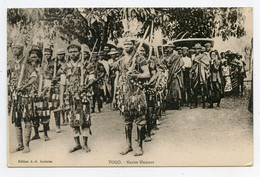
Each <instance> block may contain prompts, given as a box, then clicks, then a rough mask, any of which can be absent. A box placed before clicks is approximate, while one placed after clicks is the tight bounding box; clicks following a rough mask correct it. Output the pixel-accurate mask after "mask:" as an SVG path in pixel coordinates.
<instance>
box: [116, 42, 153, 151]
mask: <svg viewBox="0 0 260 177" xmlns="http://www.w3.org/2000/svg"><path fill="white" fill-rule="evenodd" d="M134 42H135V41H131V40H129V39H126V40H125V41H124V43H123V45H124V55H123V56H122V57H121V58H120V59H119V66H118V71H117V72H116V83H120V85H119V100H120V105H119V109H120V110H121V113H122V115H123V116H124V122H125V134H126V143H127V144H126V148H125V149H124V150H123V151H122V152H121V153H120V154H121V155H125V154H127V153H129V152H131V151H133V148H132V128H133V123H136V125H137V136H138V137H137V139H138V149H137V151H136V153H135V154H134V155H135V156H141V155H143V140H144V138H145V126H146V120H145V110H146V108H147V103H146V97H145V90H144V88H143V87H142V85H143V83H144V81H145V80H147V79H148V78H149V77H150V73H149V68H148V64H147V61H146V60H145V58H144V57H143V56H141V55H135V52H134ZM135 57H136V58H135Z"/></svg>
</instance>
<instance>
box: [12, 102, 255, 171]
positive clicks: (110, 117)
mask: <svg viewBox="0 0 260 177" xmlns="http://www.w3.org/2000/svg"><path fill="white" fill-rule="evenodd" d="M247 105H248V104H247V100H246V98H236V99H235V98H225V99H223V100H222V103H221V109H220V110H217V109H202V108H200V107H199V108H197V109H189V108H188V107H183V109H182V110H179V111H176V110H168V111H167V114H166V116H164V117H163V118H162V120H161V123H162V124H161V125H160V126H159V128H160V130H158V131H155V132H154V133H155V135H154V136H152V138H153V140H152V141H151V142H148V143H144V155H143V156H142V157H135V156H134V155H133V154H134V153H133V152H131V153H129V154H127V155H125V156H122V155H120V154H119V152H120V151H121V149H122V148H123V146H124V143H125V135H124V123H123V120H122V118H121V117H120V116H119V112H118V111H111V110H109V105H105V106H104V107H105V108H104V109H103V112H102V113H100V114H93V116H92V133H93V135H92V136H91V137H90V138H89V146H90V148H91V152H90V153H84V152H83V151H82V150H79V151H77V152H75V153H72V154H70V153H68V150H69V149H70V148H71V147H72V146H73V145H74V144H73V143H74V141H73V133H72V130H71V128H70V127H69V126H65V127H62V132H61V133H59V134H57V133H56V132H55V126H54V120H53V118H52V121H51V130H50V131H49V137H50V138H51V140H50V141H48V142H44V141H43V139H40V140H36V141H31V143H30V145H31V146H30V148H31V152H30V153H28V154H23V153H22V152H16V153H10V154H9V163H8V164H9V165H11V166H49V165H52V166H136V165H142V166H189V165H191V166H237V165H252V163H253V118H252V117H253V116H252V114H251V113H249V112H248V111H247ZM14 130H15V129H14V125H12V124H10V129H9V132H8V133H9V135H10V136H9V137H10V138H9V149H10V150H12V149H14V148H15V147H16V145H17V142H16V137H15V131H14ZM40 136H41V137H43V134H42V133H41V134H40ZM135 137H136V129H135V127H134V129H133V139H135ZM133 144H134V146H133V147H134V148H135V147H136V142H134V143H133ZM19 160H20V162H21V161H23V162H22V163H18V161H19Z"/></svg>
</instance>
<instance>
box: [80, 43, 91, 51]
mask: <svg viewBox="0 0 260 177" xmlns="http://www.w3.org/2000/svg"><path fill="white" fill-rule="evenodd" d="M82 51H83V52H89V53H90V49H89V47H88V46H87V45H86V44H84V45H82Z"/></svg>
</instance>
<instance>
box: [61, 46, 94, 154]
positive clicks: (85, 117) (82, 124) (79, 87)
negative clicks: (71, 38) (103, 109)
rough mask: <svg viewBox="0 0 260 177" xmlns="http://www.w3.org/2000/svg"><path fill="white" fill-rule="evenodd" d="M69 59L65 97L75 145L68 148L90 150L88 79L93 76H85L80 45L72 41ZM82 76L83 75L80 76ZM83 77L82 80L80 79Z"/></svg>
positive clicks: (91, 78)
mask: <svg viewBox="0 0 260 177" xmlns="http://www.w3.org/2000/svg"><path fill="white" fill-rule="evenodd" d="M67 50H68V53H69V58H70V61H69V62H68V63H67V67H66V92H67V93H66V97H67V98H65V100H67V101H68V102H69V106H70V114H71V116H70V126H71V127H72V129H73V132H74V141H75V146H74V147H73V148H71V149H70V150H69V152H70V153H72V152H75V151H77V150H80V149H83V150H84V151H85V152H90V148H89V147H88V144H87V143H88V136H89V135H90V134H91V130H90V126H91V117H90V102H91V97H92V94H91V93H90V87H91V85H89V83H90V81H89V80H93V79H94V77H93V76H92V77H91V76H88V79H87V77H86V72H85V68H84V67H83V66H84V63H83V62H82V61H84V60H82V58H81V57H82V55H81V54H80V52H81V46H80V45H79V44H77V43H72V44H70V45H69V46H68V48H67ZM82 76H83V77H82ZM82 79H83V80H82ZM80 135H82V137H83V146H82V145H81V144H80Z"/></svg>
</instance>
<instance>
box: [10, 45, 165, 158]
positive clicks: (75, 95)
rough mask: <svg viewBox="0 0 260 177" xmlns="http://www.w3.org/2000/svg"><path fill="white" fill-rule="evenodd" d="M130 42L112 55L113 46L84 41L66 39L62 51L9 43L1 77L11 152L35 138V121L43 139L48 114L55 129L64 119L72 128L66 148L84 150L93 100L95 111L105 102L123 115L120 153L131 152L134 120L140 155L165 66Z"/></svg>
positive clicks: (154, 119)
mask: <svg viewBox="0 0 260 177" xmlns="http://www.w3.org/2000/svg"><path fill="white" fill-rule="evenodd" d="M136 43H137V41H133V40H126V41H125V42H124V46H123V49H124V51H123V54H122V55H121V56H119V57H118V55H119V52H118V51H117V50H116V48H111V49H109V48H108V47H107V46H105V47H104V50H103V51H102V52H100V51H99V52H94V50H93V52H91V51H90V50H89V48H88V46H86V45H79V44H78V43H73V42H72V43H71V44H69V45H68V47H67V51H65V49H63V48H61V49H57V50H56V51H55V52H54V51H53V48H54V47H52V48H51V47H43V45H40V44H38V45H33V46H25V45H24V44H23V43H22V42H21V41H17V42H13V44H12V47H11V51H12V54H13V58H11V59H10V58H9V59H8V70H7V76H8V97H9V100H8V101H9V102H8V105H9V113H10V117H11V118H12V123H14V125H15V129H16V137H17V141H18V147H17V148H16V149H15V150H14V152H17V151H23V152H24V153H28V152H30V148H29V144H30V141H31V140H38V139H40V135H39V127H40V124H42V125H43V132H44V138H43V139H44V140H45V141H49V140H50V138H49V135H48V130H49V129H50V128H49V127H50V126H49V124H50V118H51V115H52V114H53V117H54V119H55V124H56V132H57V133H60V132H61V125H68V124H69V125H70V126H71V127H72V129H73V133H74V140H75V146H74V147H73V148H71V149H70V150H69V152H75V151H77V150H80V149H83V150H84V151H85V152H89V151H90V148H89V146H88V137H89V135H91V113H94V112H95V111H96V110H95V105H96V104H97V107H98V112H101V109H102V107H103V104H102V103H103V102H104V101H105V102H107V103H110V104H111V105H113V106H112V109H119V110H120V115H122V116H124V117H125V123H126V124H125V133H126V140H127V142H128V144H127V148H126V149H124V150H123V151H122V152H121V154H127V153H128V152H130V151H132V138H131V134H132V127H133V125H132V124H133V122H136V123H137V125H138V126H137V129H138V138H137V141H138V145H139V149H138V150H137V152H136V153H135V155H142V153H143V151H142V142H143V140H145V141H151V131H152V129H157V128H156V125H157V124H158V120H159V118H160V116H161V115H162V112H163V107H162V105H163V101H164V99H165V95H166V94H165V93H166V92H165V90H166V85H167V84H166V82H167V73H166V71H167V70H166V69H165V66H164V65H163V64H162V63H160V62H159V60H156V59H155V58H154V57H151V56H150V57H148V53H147V52H146V51H145V49H144V48H143V47H141V48H140V50H139V51H136V45H135V44H136ZM45 46H46V45H45ZM54 53H56V54H54ZM130 65H131V68H132V70H131V71H130V70H129V67H130ZM23 123H24V124H25V126H24V129H23V125H22V124H23ZM32 128H33V129H34V135H33V136H31V132H32ZM23 135H24V136H23ZM80 136H82V139H83V143H82V144H81V142H80ZM23 137H24V139H23Z"/></svg>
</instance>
